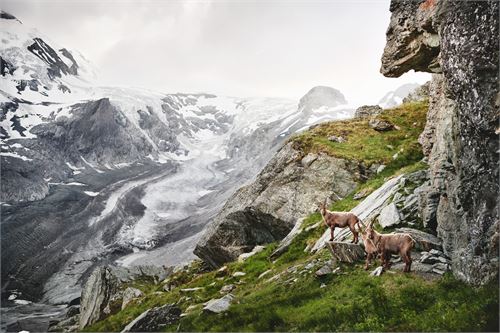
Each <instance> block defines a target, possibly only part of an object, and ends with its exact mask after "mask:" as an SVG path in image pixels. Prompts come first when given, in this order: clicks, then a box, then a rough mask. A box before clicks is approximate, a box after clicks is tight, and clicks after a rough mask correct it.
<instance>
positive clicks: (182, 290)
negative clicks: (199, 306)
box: [180, 287, 205, 293]
mask: <svg viewBox="0 0 500 333" xmlns="http://www.w3.org/2000/svg"><path fill="white" fill-rule="evenodd" d="M203 289H205V288H203V287H195V288H184V289H181V290H180V291H181V292H183V293H190V292H193V291H199V290H203Z"/></svg>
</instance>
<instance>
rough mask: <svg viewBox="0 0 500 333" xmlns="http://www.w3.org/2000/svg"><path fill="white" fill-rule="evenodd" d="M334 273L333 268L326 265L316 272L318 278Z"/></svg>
mask: <svg viewBox="0 0 500 333" xmlns="http://www.w3.org/2000/svg"><path fill="white" fill-rule="evenodd" d="M331 273H332V267H331V266H330V265H324V266H322V267H321V268H320V269H318V270H317V271H316V273H315V274H316V276H317V277H322V276H325V275H329V274H331Z"/></svg>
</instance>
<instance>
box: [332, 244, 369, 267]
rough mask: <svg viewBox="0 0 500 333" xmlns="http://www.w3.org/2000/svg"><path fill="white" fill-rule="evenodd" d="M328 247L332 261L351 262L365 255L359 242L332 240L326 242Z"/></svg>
mask: <svg viewBox="0 0 500 333" xmlns="http://www.w3.org/2000/svg"><path fill="white" fill-rule="evenodd" d="M328 248H329V249H330V252H331V253H332V257H333V259H334V261H340V262H348V263H353V262H356V261H358V260H360V259H363V258H364V257H365V251H364V250H363V248H362V247H361V245H359V244H353V243H344V242H335V241H333V242H328ZM330 271H331V270H330Z"/></svg>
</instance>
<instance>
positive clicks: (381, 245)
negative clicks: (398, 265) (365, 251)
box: [362, 221, 415, 272]
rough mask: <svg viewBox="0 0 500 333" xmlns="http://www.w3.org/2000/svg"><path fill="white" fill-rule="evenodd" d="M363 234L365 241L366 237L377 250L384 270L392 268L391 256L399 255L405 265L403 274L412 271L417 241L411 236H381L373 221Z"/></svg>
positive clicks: (398, 234)
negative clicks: (412, 256)
mask: <svg viewBox="0 0 500 333" xmlns="http://www.w3.org/2000/svg"><path fill="white" fill-rule="evenodd" d="M362 232H363V234H364V235H363V236H362V237H363V239H365V237H366V238H367V239H368V240H369V241H371V242H373V245H374V246H375V247H376V248H377V250H378V253H379V254H380V258H381V260H382V266H383V267H384V269H388V268H389V267H390V260H391V254H399V255H400V257H401V260H403V262H404V263H405V268H404V270H403V272H410V271H411V262H412V260H411V250H412V249H413V247H414V246H415V240H414V239H413V238H412V237H411V236H410V235H409V234H404V233H392V234H380V233H378V232H377V231H375V230H374V229H373V221H372V222H370V223H369V224H368V226H367V227H366V229H365V230H364V231H362Z"/></svg>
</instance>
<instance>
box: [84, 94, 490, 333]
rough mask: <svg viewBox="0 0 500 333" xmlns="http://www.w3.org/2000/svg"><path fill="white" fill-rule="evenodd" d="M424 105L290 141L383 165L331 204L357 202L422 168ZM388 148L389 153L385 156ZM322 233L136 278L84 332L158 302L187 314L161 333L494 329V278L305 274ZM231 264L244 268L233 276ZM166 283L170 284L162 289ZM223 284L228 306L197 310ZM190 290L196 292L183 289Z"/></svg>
mask: <svg viewBox="0 0 500 333" xmlns="http://www.w3.org/2000/svg"><path fill="white" fill-rule="evenodd" d="M426 111H427V103H425V102H421V103H411V104H405V105H403V106H401V107H398V108H395V109H391V110H385V111H384V113H383V114H382V115H381V117H382V118H385V119H387V120H389V121H391V122H392V123H393V124H395V125H397V126H398V127H399V130H393V131H389V132H385V133H379V132H376V131H374V130H372V129H371V128H369V126H368V120H367V119H363V120H346V121H342V122H330V123H326V124H322V125H319V126H317V127H315V128H313V129H311V130H309V131H306V132H304V133H301V134H300V135H297V136H296V137H293V138H292V139H291V141H293V142H294V143H295V145H296V146H297V147H298V148H300V149H301V150H302V151H303V153H304V154H307V153H309V152H320V151H321V152H324V153H327V154H330V155H332V156H336V157H340V158H346V159H354V160H357V161H361V162H363V163H365V164H366V165H367V166H369V165H371V164H372V163H377V164H381V163H383V164H386V168H385V169H384V170H383V171H382V172H381V173H379V174H377V175H374V176H373V177H372V178H371V179H369V180H368V181H366V182H365V183H362V184H360V185H359V187H358V188H357V189H356V190H355V191H353V193H351V194H350V195H349V196H347V197H346V198H343V199H342V200H339V201H337V202H335V203H334V204H333V205H332V207H331V208H332V209H333V210H338V211H347V210H350V209H352V208H353V207H354V206H356V205H357V204H358V203H359V202H360V200H354V198H353V196H354V194H355V193H356V192H358V191H361V190H364V189H368V190H374V189H376V188H378V187H379V186H380V185H382V184H383V183H384V182H385V181H386V180H387V179H388V178H390V177H393V176H395V175H397V174H401V173H409V172H412V171H415V170H419V169H422V168H425V167H426V165H425V164H424V163H422V162H420V160H421V159H422V153H421V147H420V146H419V145H418V143H417V138H418V135H419V134H420V133H421V132H422V130H423V126H424V124H425V116H426ZM331 135H337V136H339V135H341V136H344V137H345V138H347V142H345V143H333V142H330V141H328V137H329V136H331ZM387 145H390V146H392V148H391V147H387ZM395 153H398V156H397V158H395V159H393V155H394V154H395ZM320 220H321V218H320V216H319V214H317V213H316V214H311V215H310V216H308V217H306V219H305V220H304V222H303V226H313V225H315V224H316V223H317V222H319V221H320ZM324 230H325V227H324V226H323V225H322V224H320V225H319V226H318V227H316V228H310V229H308V230H307V231H305V230H304V231H302V233H300V234H299V235H298V236H297V237H296V238H295V239H294V240H293V242H292V244H291V245H290V247H289V248H288V250H287V251H286V252H285V253H283V254H282V255H281V256H279V257H278V258H276V259H275V260H272V259H271V258H270V255H271V253H272V252H273V250H274V249H275V248H276V247H277V245H278V244H269V245H267V247H266V249H265V250H264V251H263V252H260V253H258V254H256V255H254V256H253V257H250V258H249V259H247V260H246V261H245V262H233V263H229V264H228V265H227V272H226V273H225V274H220V273H217V272H216V271H206V270H205V269H204V266H203V265H202V264H201V263H200V262H193V263H192V264H191V265H190V266H189V267H188V268H187V269H184V270H181V271H179V272H177V273H175V274H174V275H173V276H171V277H169V278H168V279H167V281H164V282H163V283H161V284H158V285H153V284H149V283H148V282H147V281H145V282H140V283H136V284H135V286H136V287H138V288H139V289H141V290H143V291H144V292H145V295H146V296H145V297H143V298H141V299H140V300H137V301H135V302H134V303H132V304H131V305H129V306H128V307H127V308H125V309H124V310H122V311H120V312H118V313H116V314H114V315H111V316H110V317H108V318H106V319H105V320H103V321H101V322H98V323H96V324H94V325H92V326H90V327H88V328H87V329H86V331H107V332H110V331H120V330H122V329H123V328H124V327H125V326H126V325H127V324H128V323H129V322H130V321H132V320H133V319H134V318H136V317H137V316H138V315H139V314H141V313H142V312H143V311H145V310H147V309H149V308H151V307H154V306H160V305H163V304H167V303H176V304H177V305H178V306H179V307H180V308H181V309H182V310H183V312H185V314H186V315H185V316H184V317H182V318H181V319H180V322H179V323H177V324H175V325H172V326H169V327H166V328H165V330H166V331H180V332H193V331H195V332H199V331H219V332H228V331H229V332H234V331H237V332H241V331H308V332H309V331H498V315H499V314H498V306H499V299H498V298H499V297H498V281H496V282H494V283H491V284H489V285H486V286H483V287H481V288H472V287H470V286H468V285H467V284H465V283H463V282H460V281H458V280H456V279H455V278H454V277H453V276H452V275H451V274H449V273H447V274H446V275H445V276H444V277H443V278H441V279H439V278H436V279H431V280H429V279H426V278H424V277H422V276H420V275H418V274H416V273H410V274H403V273H402V272H399V271H396V272H388V273H386V274H383V275H382V276H380V277H371V276H369V275H368V273H367V272H366V271H364V270H363V263H361V262H359V263H356V264H354V265H348V264H341V266H340V272H339V273H336V274H333V275H329V276H327V277H325V278H318V277H316V276H315V274H314V272H315V271H316V270H317V269H318V268H319V267H321V266H322V265H323V264H324V263H325V261H326V260H328V259H329V258H330V254H329V253H328V251H327V250H326V249H323V250H322V251H320V252H319V253H315V254H311V253H309V252H305V251H304V249H305V248H306V247H307V246H308V245H311V244H312V243H314V242H315V241H316V240H317V239H318V238H319V237H320V236H321V234H322V233H323V232H324ZM308 266H312V267H309V268H306V267H308ZM238 271H241V272H244V273H246V275H245V276H242V277H232V273H234V272H238ZM266 272H267V273H266ZM263 273H265V275H264V276H262V277H261V274H263ZM166 284H168V285H173V286H174V288H173V289H172V290H171V291H168V292H167V291H165V290H164V288H163V287H164V285H166ZM228 284H234V285H235V286H236V289H235V290H234V291H232V294H233V295H234V296H235V303H234V304H232V305H231V307H230V308H229V310H228V311H227V312H225V313H222V314H212V313H205V312H203V311H202V308H203V303H204V302H206V301H208V300H210V299H213V298H219V297H221V296H222V295H221V294H220V292H219V290H220V289H221V287H222V286H225V285H228ZM195 287H201V288H202V289H200V290H197V291H182V289H185V288H195ZM188 309H189V311H188Z"/></svg>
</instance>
